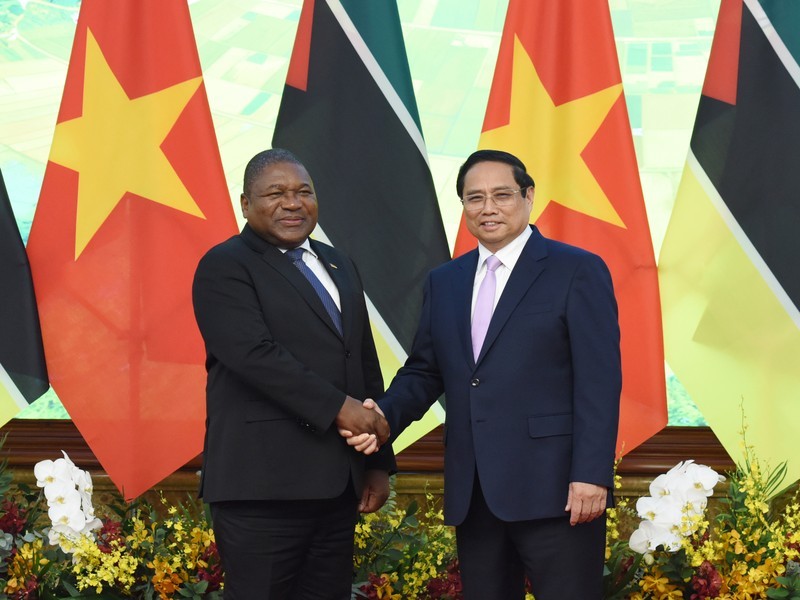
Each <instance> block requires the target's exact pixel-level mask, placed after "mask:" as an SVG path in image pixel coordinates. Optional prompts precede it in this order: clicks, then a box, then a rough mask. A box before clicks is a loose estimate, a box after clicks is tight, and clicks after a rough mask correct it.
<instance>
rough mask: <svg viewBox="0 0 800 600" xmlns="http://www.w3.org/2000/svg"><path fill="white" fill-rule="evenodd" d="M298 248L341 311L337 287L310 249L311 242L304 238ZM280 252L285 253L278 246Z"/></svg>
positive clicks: (305, 261) (304, 260) (307, 264)
mask: <svg viewBox="0 0 800 600" xmlns="http://www.w3.org/2000/svg"><path fill="white" fill-rule="evenodd" d="M298 248H303V249H304V250H305V252H303V262H304V263H306V266H307V267H308V268H309V269H311V270H312V271H313V272H314V275H316V276H317V279H319V280H320V282H321V283H322V285H323V286H325V289H326V290H328V293H329V294H330V295H331V298H333V301H334V302H335V303H336V308H338V309H339V312H341V311H342V302H341V299H340V298H339V288H337V287H336V284H335V283H333V279H331V276H330V273H328V270H327V269H326V268H325V266H324V265H323V264H322V261H321V260H320V258H319V256H317V253H316V252H314V250H312V249H311V244H310V243H309V241H308V238H306V241H304V242H303V243H302V244H300V245H299V246H298ZM278 250H280V251H281V252H283V253H284V254H286V249H285V248H278Z"/></svg>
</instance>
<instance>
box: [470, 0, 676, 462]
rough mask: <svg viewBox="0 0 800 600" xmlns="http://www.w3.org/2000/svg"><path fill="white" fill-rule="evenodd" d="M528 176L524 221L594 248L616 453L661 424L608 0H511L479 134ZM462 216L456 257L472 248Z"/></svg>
mask: <svg viewBox="0 0 800 600" xmlns="http://www.w3.org/2000/svg"><path fill="white" fill-rule="evenodd" d="M479 145H480V147H481V148H494V149H498V150H505V151H507V152H511V153H512V154H515V155H516V156H518V157H519V158H520V159H521V160H522V161H523V162H524V163H525V165H526V166H527V167H528V171H529V172H530V173H531V175H532V176H533V178H534V181H536V192H535V195H534V200H533V212H532V213H531V221H532V222H535V223H536V225H537V227H538V228H539V229H540V230H541V232H542V233H543V234H544V235H545V236H547V237H550V238H554V239H558V240H561V241H563V242H566V243H569V244H574V245H576V246H580V247H582V248H585V249H587V250H589V251H591V252H594V253H596V254H598V255H599V256H601V257H602V258H603V259H604V260H605V262H606V264H607V265H608V267H609V269H610V270H611V274H612V277H613V279H614V288H615V292H616V296H617V302H618V303H619V311H620V327H621V330H622V367H623V376H622V385H623V387H622V400H621V403H622V404H621V414H620V430H619V437H618V440H617V450H618V452H620V451H621V452H624V453H627V452H628V451H630V450H632V449H633V448H635V447H636V446H638V445H639V444H641V443H642V442H644V441H645V440H647V439H648V438H649V437H651V436H652V435H654V434H655V433H657V432H658V431H659V430H661V429H662V428H663V427H664V426H665V425H666V424H667V406H666V390H665V380H664V351H663V344H662V335H661V309H660V305H659V295H658V278H657V273H656V265H655V259H654V256H653V246H652V242H651V240H650V230H649V227H648V223H647V214H646V212H645V206H644V200H643V197H642V189H641V185H640V182H639V174H638V169H637V165H636V156H635V154H634V149H633V142H632V139H631V131H630V124H629V121H628V114H627V109H626V107H625V96H624V95H623V93H622V80H621V77H620V72H619V65H618V63H617V52H616V47H615V45H614V35H613V31H612V28H611V16H610V14H609V9H608V2H607V1H606V0H559V1H558V2H552V1H548V0H511V1H510V2H509V6H508V13H507V15H506V22H505V28H504V30H503V36H502V39H501V43H500V53H499V56H498V59H497V67H496V69H495V74H494V81H493V83H492V89H491V93H490V96H489V103H488V106H487V108H486V118H485V120H484V123H483V131H482V134H481V138H480V143H479ZM475 245H476V241H475V239H474V238H473V237H472V236H471V235H470V234H469V232H468V231H467V230H466V227H465V226H464V223H463V221H462V224H461V229H460V231H459V235H458V239H457V241H456V249H455V254H456V255H459V254H463V253H464V252H466V251H467V250H470V249H472V248H474V247H475Z"/></svg>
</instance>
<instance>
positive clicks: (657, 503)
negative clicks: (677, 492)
mask: <svg viewBox="0 0 800 600" xmlns="http://www.w3.org/2000/svg"><path fill="white" fill-rule="evenodd" d="M682 511H683V503H682V502H681V501H680V500H679V499H678V498H676V497H675V496H671V495H666V496H657V497H655V498H653V497H650V496H644V497H643V498H639V499H638V500H637V501H636V512H637V513H638V515H639V516H640V517H641V518H642V519H645V520H647V521H649V522H651V523H655V524H656V525H663V526H665V527H670V526H671V525H672V524H674V523H677V522H680V520H681V514H682Z"/></svg>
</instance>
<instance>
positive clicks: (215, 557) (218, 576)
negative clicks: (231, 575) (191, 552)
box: [197, 542, 224, 592]
mask: <svg viewBox="0 0 800 600" xmlns="http://www.w3.org/2000/svg"><path fill="white" fill-rule="evenodd" d="M200 560H202V561H203V562H204V563H206V565H208V566H207V567H200V568H199V569H197V578H198V579H199V580H200V581H207V582H208V587H207V588H206V591H209V592H213V591H215V590H218V589H219V588H220V586H221V585H222V582H223V580H224V574H223V572H222V562H221V561H220V559H219V552H218V551H217V544H216V543H214V542H211V543H210V544H209V545H208V547H207V548H206V549H205V550H203V553H202V554H201V555H200Z"/></svg>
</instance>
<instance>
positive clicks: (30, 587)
mask: <svg viewBox="0 0 800 600" xmlns="http://www.w3.org/2000/svg"><path fill="white" fill-rule="evenodd" d="M38 587H39V582H38V581H36V578H35V577H31V578H30V579H29V580H28V581H26V582H25V587H24V588H21V589H18V590H17V591H15V592H14V593H13V594H11V595H10V596H8V598H9V600H37V599H38V598H39V594H38V592H37V591H36V590H37V589H38Z"/></svg>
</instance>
